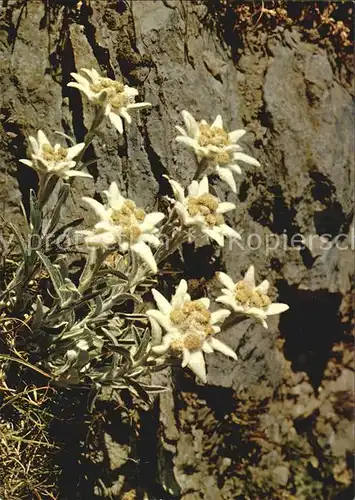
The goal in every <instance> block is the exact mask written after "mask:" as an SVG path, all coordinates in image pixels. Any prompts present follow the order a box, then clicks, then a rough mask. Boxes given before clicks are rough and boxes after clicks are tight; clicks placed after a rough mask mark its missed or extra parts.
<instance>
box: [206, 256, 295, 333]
mask: <svg viewBox="0 0 355 500" xmlns="http://www.w3.org/2000/svg"><path fill="white" fill-rule="evenodd" d="M254 275H255V271H254V266H250V267H249V269H248V271H247V272H246V274H245V276H244V278H243V279H242V280H240V281H237V283H234V281H233V280H232V278H231V277H230V276H228V274H225V273H217V277H218V279H219V281H220V282H221V283H222V285H223V286H224V287H225V288H222V292H223V295H221V296H220V297H218V298H217V299H216V301H217V302H220V303H222V304H224V305H226V306H229V307H231V308H232V309H233V311H235V312H237V313H242V314H245V315H246V316H251V317H254V318H256V319H257V320H258V321H260V322H261V324H262V325H263V326H264V328H267V327H268V326H267V322H266V319H267V317H268V316H273V315H274V314H280V313H282V312H284V311H287V310H288V309H289V306H288V305H287V304H282V303H276V302H275V303H272V302H271V300H270V299H269V297H268V296H267V292H268V289H269V285H270V284H269V282H268V281H267V280H264V281H263V282H262V283H261V284H260V285H259V286H255V276H254Z"/></svg>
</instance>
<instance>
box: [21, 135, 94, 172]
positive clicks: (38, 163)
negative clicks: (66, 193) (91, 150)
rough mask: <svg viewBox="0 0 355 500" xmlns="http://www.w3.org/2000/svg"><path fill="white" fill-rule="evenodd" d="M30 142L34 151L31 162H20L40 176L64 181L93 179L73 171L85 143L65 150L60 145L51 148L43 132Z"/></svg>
mask: <svg viewBox="0 0 355 500" xmlns="http://www.w3.org/2000/svg"><path fill="white" fill-rule="evenodd" d="M28 140H29V142H30V144H31V147H32V151H33V153H32V154H31V160H26V159H22V160H20V162H21V163H24V164H25V165H27V166H28V167H31V168H33V169H34V170H36V171H37V172H38V173H39V174H42V175H43V174H44V175H56V176H58V177H61V178H62V179H64V180H67V179H69V178H70V177H91V175H90V174H88V173H86V172H81V171H79V170H72V169H73V168H74V167H75V165H76V162H75V160H74V158H75V157H76V156H77V155H78V154H79V153H80V151H82V149H83V148H84V146H85V144H84V143H83V142H81V143H80V144H76V146H72V147H71V148H64V147H62V146H61V145H60V144H55V145H54V146H51V143H50V142H49V140H48V139H47V137H46V135H45V133H44V132H42V130H39V131H38V133H37V139H35V137H32V136H30V137H29V138H28Z"/></svg>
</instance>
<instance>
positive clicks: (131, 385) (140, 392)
mask: <svg viewBox="0 0 355 500" xmlns="http://www.w3.org/2000/svg"><path fill="white" fill-rule="evenodd" d="M124 380H125V382H126V384H127V386H128V389H129V390H130V391H131V392H132V393H133V394H134V395H135V396H138V397H140V398H141V399H142V400H143V401H144V402H145V403H147V404H149V405H150V404H151V403H152V400H151V399H150V396H149V394H148V392H147V391H146V390H145V389H144V388H143V387H142V385H141V384H140V383H139V382H137V381H136V380H133V379H131V378H130V377H124Z"/></svg>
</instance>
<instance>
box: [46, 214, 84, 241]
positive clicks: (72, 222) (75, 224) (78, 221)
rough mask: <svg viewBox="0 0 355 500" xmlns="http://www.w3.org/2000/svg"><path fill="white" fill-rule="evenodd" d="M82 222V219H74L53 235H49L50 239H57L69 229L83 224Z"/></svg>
mask: <svg viewBox="0 0 355 500" xmlns="http://www.w3.org/2000/svg"><path fill="white" fill-rule="evenodd" d="M83 220H84V219H83V218H82V217H81V218H79V219H75V220H73V221H71V222H68V224H65V225H64V226H62V227H60V228H59V229H57V231H56V232H55V233H53V234H52V235H51V237H52V239H53V240H56V239H57V238H59V236H61V235H62V234H64V233H66V231H68V230H69V229H71V228H74V227H77V226H80V224H81V223H82V222H83Z"/></svg>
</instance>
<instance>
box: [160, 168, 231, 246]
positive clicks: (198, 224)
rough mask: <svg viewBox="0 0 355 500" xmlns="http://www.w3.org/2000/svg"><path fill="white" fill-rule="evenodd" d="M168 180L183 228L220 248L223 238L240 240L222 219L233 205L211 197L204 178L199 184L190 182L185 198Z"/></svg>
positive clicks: (182, 190) (172, 181) (206, 180)
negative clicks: (215, 243)
mask: <svg viewBox="0 0 355 500" xmlns="http://www.w3.org/2000/svg"><path fill="white" fill-rule="evenodd" d="M168 180H169V182H170V184H171V187H172V188H173V191H174V195H175V198H176V201H175V205H174V206H175V209H176V211H177V213H178V214H179V217H180V219H181V222H182V224H183V225H184V226H186V227H191V228H192V229H194V230H196V231H197V233H203V234H205V235H207V236H208V237H210V238H212V239H213V240H215V241H216V242H217V243H218V244H219V245H220V246H223V245H224V238H225V237H227V238H237V239H240V235H239V233H237V232H236V231H235V230H234V229H232V228H231V227H230V226H228V225H227V224H226V223H225V221H224V217H223V214H225V213H226V212H229V211H230V210H233V209H234V208H235V205H234V203H229V202H221V201H220V200H219V199H218V198H216V197H215V196H213V195H211V194H210V193H209V186H208V179H207V177H206V176H205V177H203V179H202V180H201V181H200V182H198V181H192V183H191V184H190V186H189V187H188V195H187V196H185V193H184V189H183V187H182V186H181V185H180V184H179V183H178V182H177V181H174V180H172V179H168Z"/></svg>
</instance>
